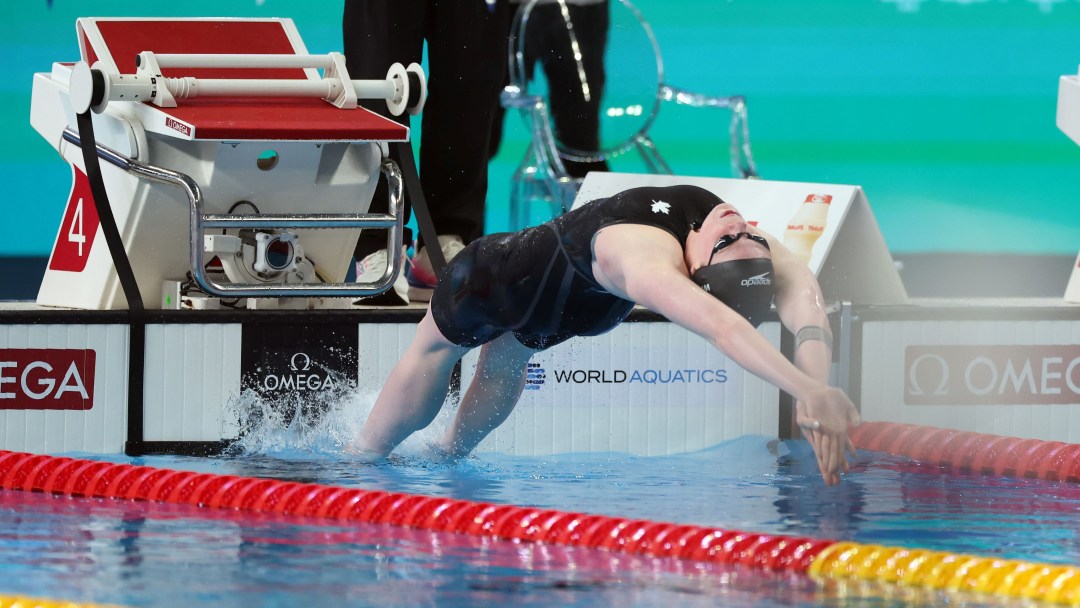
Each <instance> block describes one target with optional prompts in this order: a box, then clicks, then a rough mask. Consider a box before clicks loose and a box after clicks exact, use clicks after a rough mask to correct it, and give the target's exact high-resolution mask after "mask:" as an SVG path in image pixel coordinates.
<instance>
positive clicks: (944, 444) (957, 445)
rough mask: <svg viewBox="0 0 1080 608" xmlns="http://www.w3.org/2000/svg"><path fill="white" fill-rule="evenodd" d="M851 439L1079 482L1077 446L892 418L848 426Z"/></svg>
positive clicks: (939, 459)
mask: <svg viewBox="0 0 1080 608" xmlns="http://www.w3.org/2000/svg"><path fill="white" fill-rule="evenodd" d="M851 441H852V442H853V443H854V444H855V447H857V448H859V449H863V450H872V451H875V452H886V453H889V454H896V455H898V456H907V457H908V458H911V459H913V460H917V461H919V462H922V463H924V464H929V465H937V466H945V467H949V468H953V469H958V470H961V471H969V472H973V473H984V474H988V475H996V476H1010V477H1029V478H1037V479H1046V480H1050V481H1070V482H1078V481H1080V444H1074V443H1062V442H1060V441H1042V440H1039V439H1022V438H1019V437H1006V436H1002V435H986V434H982V433H973V432H968V431H956V430H951V429H942V428H937V427H932V426H920V425H914V424H898V423H894V422H863V423H862V424H861V425H859V426H858V427H856V428H855V429H853V430H852V432H851Z"/></svg>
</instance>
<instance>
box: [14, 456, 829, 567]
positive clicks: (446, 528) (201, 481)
mask: <svg viewBox="0 0 1080 608" xmlns="http://www.w3.org/2000/svg"><path fill="white" fill-rule="evenodd" d="M0 488H3V489H8V490H23V491H32V492H48V493H52V494H65V495H69V496H88V497H95V498H124V499H129V500H146V501H154V502H167V503H175V504H189V505H196V506H201V507H213V508H219V509H236V510H243V511H258V512H264V513H281V514H287V515H299V516H305V517H325V518H333V519H343V520H349V521H357V522H365V523H378V524H389V525H394V526H403V527H410V528H421V529H425V530H431V531H437V532H454V533H459V534H470V535H474V536H486V537H493V538H502V539H508V540H520V541H525V542H543V543H551V544H559V545H568V546H577V547H587V548H600V549H608V550H612V551H619V552H623V553H632V554H641V555H650V556H656V557H675V558H680V559H690V560H697V561H706V562H713V563H723V564H741V565H746V566H755V567H763V568H770V569H777V570H788V571H797V572H806V571H807V570H808V569H809V568H810V565H811V564H812V563H813V561H814V559H815V558H816V557H817V556H818V555H819V554H820V553H821V552H822V551H824V550H825V549H826V548H828V547H830V546H832V545H833V544H835V541H831V540H816V539H810V538H801V537H792V536H780V535H772V534H755V533H751V532H739V531H735V530H721V529H716V528H705V527H699V526H687V525H679V524H673V523H662V522H653V521H646V520H630V519H621V518H618V517H606V516H603V515H589V514H585V513H572V512H563V511H553V510H548V509H538V508H530V507H517V506H511V505H496V504H489V503H479V502H472V501H467V500H457V499H451V498H438V497H431V496H419V495H412V494H397V493H390V492H382V491H374V490H362V489H359V488H338V487H331V486H322V485H317V484H305V483H296V482H288V481H277V480H272V479H259V478H245V477H235V476H230V475H215V474H210V473H192V472H187V471H172V470H168V469H157V468H152V467H144V466H134V465H127V464H114V463H109V462H100V461H92V460H77V459H72V458H61V457H54V456H41V455H34V454H24V453H19V452H6V451H0Z"/></svg>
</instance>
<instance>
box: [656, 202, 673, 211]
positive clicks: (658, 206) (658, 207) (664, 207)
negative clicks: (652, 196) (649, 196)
mask: <svg viewBox="0 0 1080 608" xmlns="http://www.w3.org/2000/svg"><path fill="white" fill-rule="evenodd" d="M668 209H671V204H670V203H665V202H664V201H653V202H652V212H653V213H664V214H666V213H667V212H668Z"/></svg>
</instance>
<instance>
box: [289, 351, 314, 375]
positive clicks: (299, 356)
mask: <svg viewBox="0 0 1080 608" xmlns="http://www.w3.org/2000/svg"><path fill="white" fill-rule="evenodd" d="M297 360H300V361H303V365H299V366H298V365H297V364H296V361H297ZM289 368H290V369H292V370H293V371H294V372H306V371H308V370H309V369H311V357H309V356H307V354H306V353H296V354H295V355H293V356H292V359H290V360H289Z"/></svg>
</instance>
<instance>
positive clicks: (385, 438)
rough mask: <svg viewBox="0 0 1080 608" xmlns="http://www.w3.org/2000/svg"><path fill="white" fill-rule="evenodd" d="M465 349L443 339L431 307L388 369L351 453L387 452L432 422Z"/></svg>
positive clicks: (443, 400) (382, 454)
mask: <svg viewBox="0 0 1080 608" xmlns="http://www.w3.org/2000/svg"><path fill="white" fill-rule="evenodd" d="M468 351H469V349H468V348H465V347H462V346H457V345H456V344H453V343H452V342H450V341H449V340H447V339H446V338H445V337H443V335H442V332H440V331H439V328H438V326H436V325H435V321H434V320H432V318H431V312H430V310H429V311H428V314H426V315H425V316H424V318H423V320H421V321H420V325H419V326H417V329H416V337H415V338H414V339H413V342H412V344H410V345H409V348H408V350H406V351H405V354H404V355H403V356H402V358H401V361H399V362H398V364H397V365H396V366H394V369H393V371H391V372H390V377H389V378H387V380H386V383H385V384H384V385H383V388H382V391H381V392H380V393H379V397H378V398H377V399H376V400H375V407H374V408H373V409H372V410H371V415H369V416H368V419H367V422H365V423H364V428H363V429H362V430H361V431H360V435H359V437H357V439H356V440H355V441H354V442H353V443H352V445H350V446H349V449H350V451H352V452H360V453H362V454H364V455H367V456H373V457H374V456H385V455H386V454H389V453H390V451H391V450H393V449H394V448H395V447H396V446H397V445H398V444H399V443H401V442H402V441H404V440H405V438H406V437H408V436H409V435H411V434H412V433H414V432H416V431H418V430H420V429H422V428H424V427H426V426H427V425H429V424H431V421H432V420H434V419H435V416H436V415H437V414H438V413H439V410H440V409H441V408H442V405H443V402H445V401H446V393H447V390H448V388H449V386H450V373H451V371H452V370H453V369H454V364H455V363H457V362H458V360H459V359H461V357H462V356H463V355H464V354H465V353H466V352H468Z"/></svg>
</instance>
